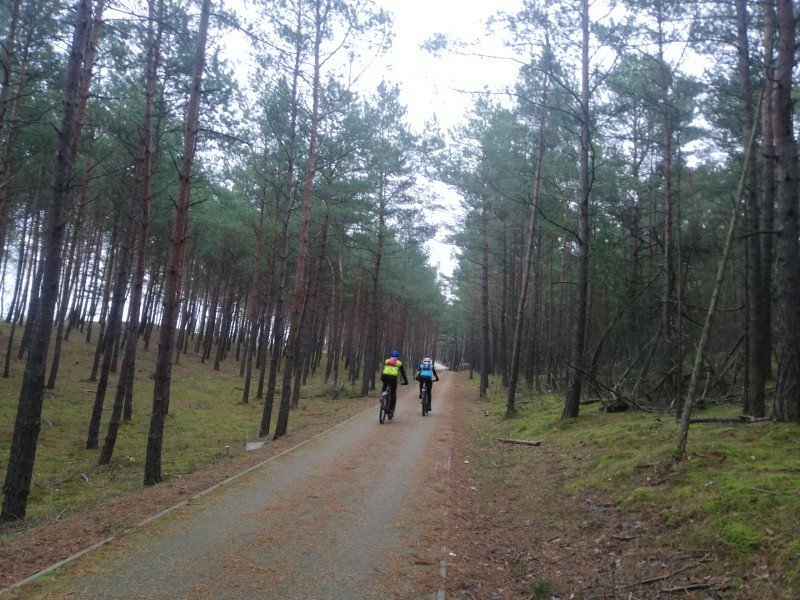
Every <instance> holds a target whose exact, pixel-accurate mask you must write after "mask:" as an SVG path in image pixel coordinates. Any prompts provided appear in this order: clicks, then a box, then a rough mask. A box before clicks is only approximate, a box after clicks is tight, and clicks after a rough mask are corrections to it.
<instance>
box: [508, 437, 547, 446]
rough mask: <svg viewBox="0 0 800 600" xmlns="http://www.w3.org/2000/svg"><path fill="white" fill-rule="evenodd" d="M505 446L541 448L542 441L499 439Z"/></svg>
mask: <svg viewBox="0 0 800 600" xmlns="http://www.w3.org/2000/svg"><path fill="white" fill-rule="evenodd" d="M497 441H498V442H502V443H503V444H522V445H523V446H541V445H542V440H515V439H512V438H497Z"/></svg>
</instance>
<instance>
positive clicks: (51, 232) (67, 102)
mask: <svg viewBox="0 0 800 600" xmlns="http://www.w3.org/2000/svg"><path fill="white" fill-rule="evenodd" d="M90 18H91V3H90V0H80V1H79V2H78V3H77V5H76V15H75V29H74V32H73V37H72V48H71V51H70V55H69V59H68V63H67V71H66V79H65V84H64V94H63V100H62V113H61V127H60V129H59V131H58V135H57V146H56V153H55V159H54V165H53V183H52V197H51V202H50V204H49V206H48V207H47V216H46V225H45V240H44V254H43V264H42V287H41V291H40V294H41V295H40V297H39V299H38V311H37V319H36V321H35V325H34V329H33V332H34V333H33V336H32V339H31V347H30V351H29V352H28V359H27V361H26V364H25V373H24V375H23V379H22V386H21V388H20V395H19V407H18V409H17V417H16V421H15V423H14V434H13V438H12V441H11V448H10V452H9V459H8V469H7V471H6V478H5V482H4V484H3V494H4V497H3V508H2V512H0V521H11V520H15V519H22V518H23V517H24V516H25V512H26V509H27V502H28V493H29V491H30V484H31V478H32V477H33V463H34V460H35V456H36V446H37V443H38V440H39V431H40V429H41V415H42V406H43V400H44V371H45V365H46V363H47V351H48V345H49V342H50V334H51V332H52V328H53V315H54V313H55V305H56V300H57V297H58V280H59V275H60V271H61V247H62V241H63V237H64V231H65V227H66V217H67V215H68V214H69V199H70V185H71V182H72V178H73V174H74V160H73V154H72V152H71V149H72V146H73V144H74V143H75V135H76V132H78V128H77V127H76V124H77V118H78V104H79V101H80V83H81V75H82V73H81V66H82V65H83V61H84V56H85V52H86V40H87V36H88V33H89V28H90Z"/></svg>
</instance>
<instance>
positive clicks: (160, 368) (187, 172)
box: [144, 0, 211, 485]
mask: <svg viewBox="0 0 800 600" xmlns="http://www.w3.org/2000/svg"><path fill="white" fill-rule="evenodd" d="M210 13H211V0H203V5H202V10H201V12H200V24H199V27H198V31H197V50H196V53H195V57H194V64H193V66H192V81H191V87H190V90H189V104H188V105H187V108H186V121H185V124H184V132H183V157H182V160H181V164H180V167H179V173H178V192H177V197H176V199H175V219H174V221H173V225H172V241H171V244H170V258H169V263H168V268H167V274H166V286H165V289H164V308H163V314H162V317H161V329H160V331H159V338H158V355H157V357H156V369H155V376H154V385H153V410H152V413H151V417H150V432H149V433H148V436H147V456H146V458H145V470H144V484H145V485H154V484H156V483H160V482H161V448H162V446H163V440H164V422H165V417H166V414H167V408H168V406H169V393H170V383H171V378H172V353H173V350H174V348H173V345H174V341H175V326H176V324H177V320H178V312H179V307H180V291H181V272H182V270H183V265H184V263H185V258H186V243H187V236H188V232H189V205H190V193H189V192H190V189H191V181H192V167H193V165H194V155H195V151H196V148H197V133H198V129H199V120H200V96H201V86H202V81H203V72H204V69H205V58H206V42H207V39H208V23H209V15H210Z"/></svg>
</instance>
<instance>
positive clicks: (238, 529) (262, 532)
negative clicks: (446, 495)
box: [48, 373, 455, 600]
mask: <svg viewBox="0 0 800 600" xmlns="http://www.w3.org/2000/svg"><path fill="white" fill-rule="evenodd" d="M454 378H455V374H450V373H445V374H443V376H442V381H441V382H440V383H438V384H436V386H435V387H434V392H435V393H434V401H433V412H432V413H431V414H429V415H428V416H426V417H422V415H421V412H420V404H419V400H418V399H417V392H418V389H417V387H416V385H414V384H415V383H416V382H412V385H411V386H409V387H399V388H398V406H397V409H396V412H395V416H394V419H393V420H392V421H390V422H386V423H384V424H383V425H379V424H378V406H377V403H376V405H375V406H374V408H373V409H371V410H368V411H366V412H364V413H361V414H360V415H358V416H357V417H355V418H353V419H351V420H350V421H347V422H345V423H343V424H340V425H339V426H337V427H335V428H334V429H332V430H329V431H328V432H326V433H324V434H322V435H321V436H319V437H317V438H314V439H312V440H310V441H309V442H306V443H304V444H302V445H301V446H299V447H297V448H295V449H294V450H292V451H291V452H288V453H286V454H284V455H282V456H279V457H276V458H275V459H273V460H271V461H269V462H268V463H267V464H265V465H264V466H263V467H261V468H259V469H256V470H255V471H253V472H251V473H249V474H247V475H245V476H244V477H242V478H240V479H239V480H237V481H234V482H231V483H230V484H228V485H225V486H221V487H219V488H217V489H216V490H214V491H212V492H211V493H209V494H207V495H205V496H202V497H201V498H198V499H196V500H193V501H192V502H190V503H189V504H188V505H186V506H185V507H183V508H181V509H179V510H176V511H174V512H172V513H170V514H169V515H167V516H165V517H163V518H162V519H159V520H157V521H155V522H153V523H151V524H150V525H149V526H147V527H144V528H143V529H141V530H139V531H136V532H134V533H133V534H131V535H128V536H125V537H123V538H121V539H119V540H115V541H114V542H112V543H111V544H109V545H108V546H106V547H103V548H102V549H100V550H98V551H96V552H95V553H94V554H93V555H90V556H88V557H85V558H81V559H78V560H77V561H75V562H74V563H71V564H70V565H68V566H67V567H65V568H64V571H67V573H62V574H60V575H57V577H60V578H63V575H64V574H66V575H67V576H68V577H66V578H64V579H66V580H68V581H70V583H64V585H63V586H61V587H60V588H59V589H60V592H59V594H58V595H59V596H61V597H69V598H93V599H94V598H97V599H100V598H103V599H106V598H107V599H122V598H126V599H127V598H148V599H151V598H192V599H195V598H196V599H201V598H215V599H225V598H231V599H233V598H236V599H249V598H259V599H264V598H281V599H283V598H309V599H312V598H347V599H354V600H357V599H361V598H363V599H367V598H370V599H380V598H436V597H437V591H438V590H439V589H442V588H443V587H444V582H443V581H442V580H441V579H440V578H439V570H440V560H441V559H442V558H443V557H442V547H441V544H442V543H443V541H444V540H442V539H436V538H440V537H441V536H440V535H439V534H436V533H433V532H437V531H439V532H440V531H442V521H443V519H444V514H443V510H442V508H441V497H440V496H439V494H440V493H441V492H443V490H444V487H445V485H446V484H445V482H446V480H447V471H448V469H449V444H450V439H451V435H450V434H451V432H452V423H451V411H452V405H453V396H454V394H453V393H452V392H451V388H452V387H454V386H453V385H452V380H453V379H454ZM432 533H433V534H432ZM97 553H102V557H101V559H100V560H98V556H97V555H96V554H97ZM87 565H88V566H87ZM76 573H77V574H78V575H76ZM48 595H49V597H52V590H51V591H50V593H49V594H48Z"/></svg>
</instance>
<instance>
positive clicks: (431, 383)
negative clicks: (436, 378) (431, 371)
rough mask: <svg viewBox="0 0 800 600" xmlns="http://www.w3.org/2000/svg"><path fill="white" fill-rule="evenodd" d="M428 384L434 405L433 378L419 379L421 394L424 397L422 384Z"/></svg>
mask: <svg viewBox="0 0 800 600" xmlns="http://www.w3.org/2000/svg"><path fill="white" fill-rule="evenodd" d="M426 381H427V382H428V393H429V395H430V400H431V404H432V403H433V377H420V378H419V394H420V396H422V384H423V383H424V382H426Z"/></svg>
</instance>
